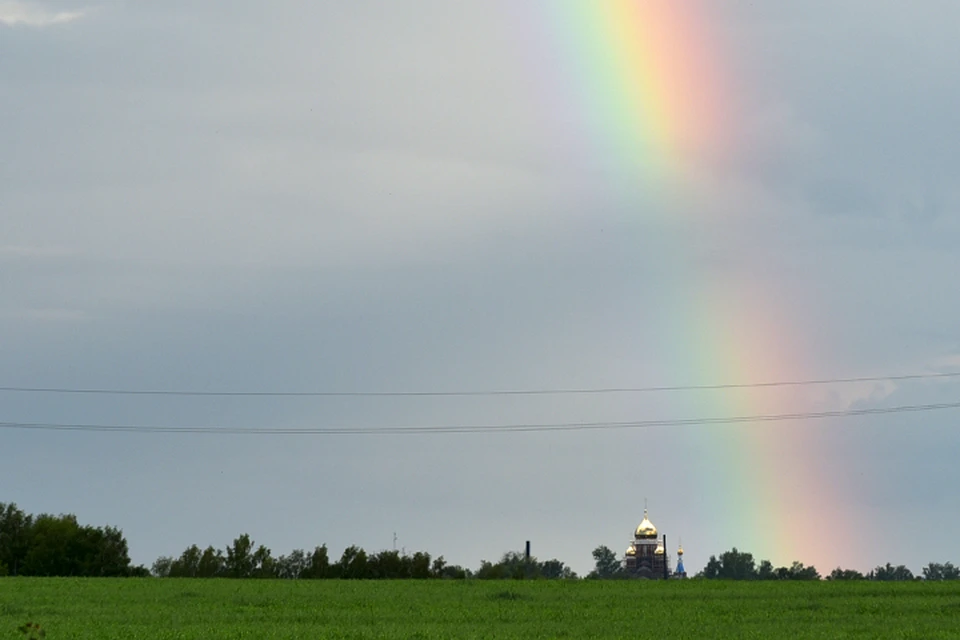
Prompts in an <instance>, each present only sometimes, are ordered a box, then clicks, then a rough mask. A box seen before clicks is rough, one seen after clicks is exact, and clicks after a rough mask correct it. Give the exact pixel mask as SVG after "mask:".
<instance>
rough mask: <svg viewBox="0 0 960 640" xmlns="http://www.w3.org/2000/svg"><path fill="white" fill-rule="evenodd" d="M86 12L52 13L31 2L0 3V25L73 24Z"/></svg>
mask: <svg viewBox="0 0 960 640" xmlns="http://www.w3.org/2000/svg"><path fill="white" fill-rule="evenodd" d="M86 13H87V12H86V11H54V10H52V9H49V8H47V7H44V6H43V5H40V4H37V3H33V2H0V24H4V25H7V26H9V27H18V26H24V27H38V28H39V27H50V26H53V25H57V24H66V23H68V22H74V21H75V20H79V19H80V18H82V17H83V16H85V15H86Z"/></svg>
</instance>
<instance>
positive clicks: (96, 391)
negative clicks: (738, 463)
mask: <svg viewBox="0 0 960 640" xmlns="http://www.w3.org/2000/svg"><path fill="white" fill-rule="evenodd" d="M938 378H939V379H942V378H960V372H949V373H915V374H902V375H887V376H857V377H846V378H818V379H809V380H779V381H767V382H744V383H718V384H691V385H662V386H639V387H597V388H557V389H499V390H473V391H471V390H459V391H457V390H454V391H198V390H188V389H113V388H78V387H27V386H5V387H0V393H37V394H76V395H115V396H199V397H278V398H279V397H318V398H324V397H326V398H377V397H379V398H390V397H470V396H480V397H487V396H554V395H600V394H617V393H655V392H668V391H721V390H732V389H757V388H765V387H800V386H814V385H831V384H852V383H863V382H901V381H907V380H930V379H938Z"/></svg>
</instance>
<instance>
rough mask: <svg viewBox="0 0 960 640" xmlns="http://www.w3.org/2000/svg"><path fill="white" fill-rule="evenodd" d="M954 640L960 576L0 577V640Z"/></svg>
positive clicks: (959, 629)
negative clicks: (30, 631)
mask: <svg viewBox="0 0 960 640" xmlns="http://www.w3.org/2000/svg"><path fill="white" fill-rule="evenodd" d="M26 622H38V623H40V624H41V625H42V626H43V627H44V629H45V631H46V638H47V639H49V640H62V639H64V640H65V639H67V638H106V639H121V638H123V639H133V638H197V639H201V638H202V639H215V638H453V637H457V638H599V637H608V638H638V637H650V638H656V637H676V638H917V639H920V638H960V583H949V582H945V583H931V584H923V583H917V582H911V583H870V582H850V583H838V582H834V583H830V582H812V583H808V582H766V583H764V582H753V583H734V582H704V581H696V580H687V581H684V582H679V581H677V582H668V583H658V582H636V581H629V582H616V581H611V582H599V581H597V582H595V581H570V582H561V581H549V582H548V581H537V582H485V581H466V582H461V581H427V582H415V581H384V582H352V581H337V580H332V581H300V582H292V581H258V580H244V581H230V580H174V579H164V580H160V579H99V580H98V579H69V578H33V579H31V578H3V579H0V640H2V639H3V638H22V637H23V636H22V635H21V634H20V633H19V632H18V631H17V627H18V626H20V625H22V624H23V623H26Z"/></svg>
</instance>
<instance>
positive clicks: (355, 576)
mask: <svg viewBox="0 0 960 640" xmlns="http://www.w3.org/2000/svg"><path fill="white" fill-rule="evenodd" d="M338 564H339V568H340V577H341V578H346V579H350V580H361V579H365V578H368V577H370V576H369V574H368V572H367V552H366V551H364V550H363V549H361V548H360V547H358V546H356V545H350V546H349V547H347V548H346V549H344V550H343V555H341V556H340V562H339V563H338Z"/></svg>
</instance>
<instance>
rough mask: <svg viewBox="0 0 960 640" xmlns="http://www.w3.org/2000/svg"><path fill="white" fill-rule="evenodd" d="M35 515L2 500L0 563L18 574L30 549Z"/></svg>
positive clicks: (8, 570) (0, 511) (0, 510)
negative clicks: (5, 503)
mask: <svg viewBox="0 0 960 640" xmlns="http://www.w3.org/2000/svg"><path fill="white" fill-rule="evenodd" d="M32 527H33V516H30V515H28V514H26V513H24V512H23V511H22V510H21V509H20V508H19V507H17V505H16V504H14V503H10V504H7V505H4V504H3V503H2V502H0V565H3V566H5V567H6V569H7V572H8V573H9V574H10V575H12V576H16V575H19V574H20V572H21V567H22V566H23V560H24V558H26V556H27V552H28V551H29V549H30V539H29V538H30V532H31V529H32Z"/></svg>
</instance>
